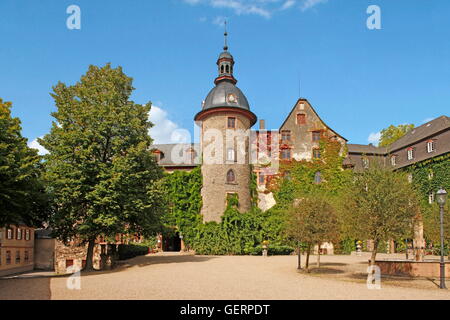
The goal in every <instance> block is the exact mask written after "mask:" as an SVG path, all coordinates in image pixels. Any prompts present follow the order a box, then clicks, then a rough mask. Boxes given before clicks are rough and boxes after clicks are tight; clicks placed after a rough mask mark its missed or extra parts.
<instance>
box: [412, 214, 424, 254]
mask: <svg viewBox="0 0 450 320" xmlns="http://www.w3.org/2000/svg"><path fill="white" fill-rule="evenodd" d="M413 246H414V259H415V260H416V261H423V258H424V256H425V239H424V238H423V221H422V218H421V217H420V218H418V219H416V220H415V223H414V239H413Z"/></svg>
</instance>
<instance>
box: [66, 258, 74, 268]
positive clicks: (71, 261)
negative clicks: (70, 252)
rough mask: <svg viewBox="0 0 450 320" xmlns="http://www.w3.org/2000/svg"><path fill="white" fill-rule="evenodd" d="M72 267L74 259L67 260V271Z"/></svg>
mask: <svg viewBox="0 0 450 320" xmlns="http://www.w3.org/2000/svg"><path fill="white" fill-rule="evenodd" d="M71 266H73V260H72V259H70V260H66V269H67V268H70V267H71Z"/></svg>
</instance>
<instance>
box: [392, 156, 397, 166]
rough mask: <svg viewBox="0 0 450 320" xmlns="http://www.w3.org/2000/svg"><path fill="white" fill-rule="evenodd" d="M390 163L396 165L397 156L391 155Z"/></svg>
mask: <svg viewBox="0 0 450 320" xmlns="http://www.w3.org/2000/svg"><path fill="white" fill-rule="evenodd" d="M391 165H392V166H393V167H395V166H396V165H397V156H391Z"/></svg>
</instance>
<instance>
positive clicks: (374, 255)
mask: <svg viewBox="0 0 450 320" xmlns="http://www.w3.org/2000/svg"><path fill="white" fill-rule="evenodd" d="M377 250H378V240H374V241H373V250H372V256H371V257H370V265H371V266H373V265H375V258H376V257H377Z"/></svg>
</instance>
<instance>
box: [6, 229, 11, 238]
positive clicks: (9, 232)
mask: <svg viewBox="0 0 450 320" xmlns="http://www.w3.org/2000/svg"><path fill="white" fill-rule="evenodd" d="M12 238H13V230H12V229H8V230H7V231H6V239H8V240H11V239H12Z"/></svg>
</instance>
